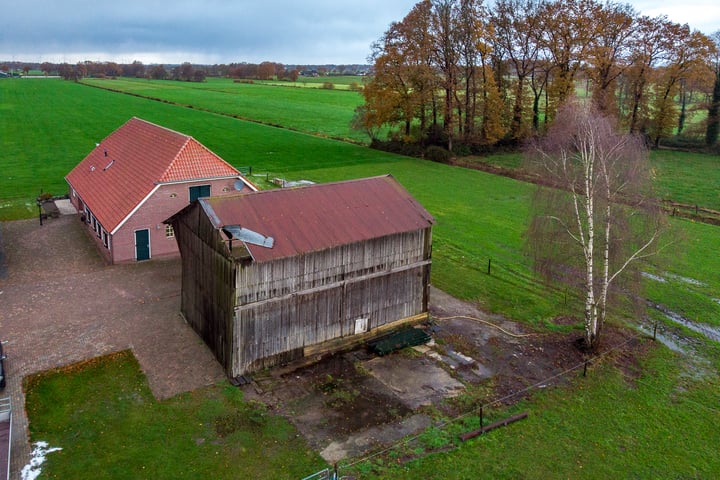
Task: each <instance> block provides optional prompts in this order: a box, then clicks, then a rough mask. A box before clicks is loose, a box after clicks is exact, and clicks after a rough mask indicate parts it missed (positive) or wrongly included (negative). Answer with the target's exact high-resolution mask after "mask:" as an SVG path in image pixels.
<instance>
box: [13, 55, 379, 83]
mask: <svg viewBox="0 0 720 480" xmlns="http://www.w3.org/2000/svg"><path fill="white" fill-rule="evenodd" d="M33 69H37V70H40V71H41V72H43V73H44V74H45V75H52V74H57V75H59V76H61V77H63V78H64V79H66V80H80V79H82V78H86V77H93V78H103V77H110V78H112V77H131V78H149V79H153V80H182V81H194V82H202V81H204V80H205V79H206V78H207V77H230V78H238V79H250V80H273V79H277V80H287V81H291V82H294V81H297V80H298V78H299V77H300V76H332V75H360V74H364V73H365V72H366V71H367V66H366V65H325V66H313V67H309V66H300V65H292V66H285V65H283V64H282V63H277V62H269V61H266V62H261V63H259V64H256V63H247V62H241V63H230V64H214V65H193V64H191V63H189V62H184V63H182V64H181V65H176V66H165V65H148V66H146V65H144V64H143V63H142V62H140V61H137V60H136V61H133V62H132V63H129V64H123V63H121V64H118V63H115V62H93V61H82V62H78V63H77V64H69V63H60V64H57V63H51V62H43V63H40V64H32V65H31V64H28V63H22V62H11V63H5V64H2V65H0V71H3V72H10V71H22V72H23V74H25V75H28V74H29V72H30V71H31V70H33Z"/></svg>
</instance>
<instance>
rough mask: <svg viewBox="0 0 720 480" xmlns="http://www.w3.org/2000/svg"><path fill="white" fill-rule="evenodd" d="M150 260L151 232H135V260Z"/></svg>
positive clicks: (146, 230) (145, 230)
mask: <svg viewBox="0 0 720 480" xmlns="http://www.w3.org/2000/svg"><path fill="white" fill-rule="evenodd" d="M148 258H150V230H148V229H147V228H146V229H144V230H135V259H136V260H137V261H140V260H147V259H148Z"/></svg>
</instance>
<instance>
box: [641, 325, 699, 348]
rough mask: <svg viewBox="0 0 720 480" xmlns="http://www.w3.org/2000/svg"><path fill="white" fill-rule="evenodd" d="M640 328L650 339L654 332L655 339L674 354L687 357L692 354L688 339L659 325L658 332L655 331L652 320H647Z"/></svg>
mask: <svg viewBox="0 0 720 480" xmlns="http://www.w3.org/2000/svg"><path fill="white" fill-rule="evenodd" d="M638 328H639V329H640V331H641V332H643V333H645V334H647V335H648V336H649V337H652V336H653V332H654V333H655V335H654V336H655V339H656V340H657V341H658V342H660V343H662V344H663V345H665V346H666V347H668V348H669V349H670V350H672V351H674V352H678V353H682V354H685V355H687V354H689V353H690V342H689V341H688V339H686V338H682V337H680V336H679V335H677V334H675V333H674V332H671V331H669V330H666V329H665V328H664V327H663V326H662V325H658V327H657V330H655V326H654V325H653V323H652V322H651V321H650V320H648V319H645V321H643V323H641V324H640V325H638Z"/></svg>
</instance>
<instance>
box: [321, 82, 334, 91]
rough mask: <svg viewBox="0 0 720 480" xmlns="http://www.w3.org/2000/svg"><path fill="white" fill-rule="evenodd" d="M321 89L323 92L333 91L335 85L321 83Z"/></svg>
mask: <svg viewBox="0 0 720 480" xmlns="http://www.w3.org/2000/svg"><path fill="white" fill-rule="evenodd" d="M322 88H324V89H325V90H333V89H334V88H335V84H334V83H332V82H323V84H322Z"/></svg>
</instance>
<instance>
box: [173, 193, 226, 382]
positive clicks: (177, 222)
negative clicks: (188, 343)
mask: <svg viewBox="0 0 720 480" xmlns="http://www.w3.org/2000/svg"><path fill="white" fill-rule="evenodd" d="M173 229H174V230H175V237H176V240H177V242H178V246H179V248H180V253H181V258H182V297H181V312H182V314H183V316H184V317H185V320H186V321H187V322H188V323H189V324H190V326H191V327H192V328H193V329H194V330H195V331H196V332H197V333H198V335H200V337H201V338H202V339H203V340H204V341H205V343H206V344H207V345H208V347H210V350H212V352H213V353H214V354H215V356H216V358H217V359H218V361H219V362H220V364H221V365H223V367H224V368H225V370H226V371H229V368H230V362H231V360H232V348H233V345H232V342H231V339H232V330H231V328H232V319H233V313H234V305H235V303H234V298H235V264H234V261H233V260H232V259H231V258H230V256H229V252H228V250H227V249H226V247H225V245H224V244H223V241H222V239H221V238H220V232H219V230H217V229H216V228H215V227H214V226H213V225H212V223H211V222H210V220H209V219H208V217H207V216H206V215H205V214H204V212H203V211H202V208H200V206H199V204H198V203H195V204H193V205H192V206H190V207H188V208H187V213H186V214H184V215H177V216H175V217H173Z"/></svg>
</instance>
